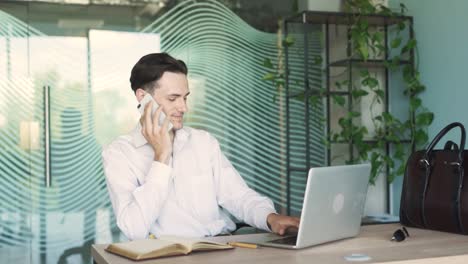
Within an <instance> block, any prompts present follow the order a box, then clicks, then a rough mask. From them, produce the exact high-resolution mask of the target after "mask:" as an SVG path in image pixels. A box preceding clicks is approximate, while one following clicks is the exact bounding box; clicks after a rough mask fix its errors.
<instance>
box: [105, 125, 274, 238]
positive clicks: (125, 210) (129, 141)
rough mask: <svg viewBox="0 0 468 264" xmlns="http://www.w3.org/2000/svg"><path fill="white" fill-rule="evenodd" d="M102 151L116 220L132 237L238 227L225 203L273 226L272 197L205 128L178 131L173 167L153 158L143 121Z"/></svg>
mask: <svg viewBox="0 0 468 264" xmlns="http://www.w3.org/2000/svg"><path fill="white" fill-rule="evenodd" d="M102 156H103V162H104V171H105V174H106V181H107V188H108V191H109V196H110V199H111V202H112V206H113V208H114V213H115V216H116V220H117V225H118V227H119V228H120V230H121V231H122V232H123V233H124V234H125V235H126V236H127V237H128V238H129V239H130V240H134V239H141V238H146V237H148V235H149V234H150V233H151V234H154V235H156V237H159V236H163V235H176V236H186V237H203V236H214V235H218V234H220V233H227V232H230V231H233V230H234V229H235V224H234V222H233V221H232V220H231V219H230V218H229V216H228V215H227V214H226V213H225V212H224V211H223V210H222V209H221V208H220V207H222V208H224V209H226V210H227V211H228V212H229V213H231V214H232V215H233V216H234V217H236V218H237V219H239V220H242V221H244V222H245V223H247V224H249V225H251V226H254V227H257V228H260V229H264V230H268V231H269V228H268V226H267V222H266V219H267V216H268V215H269V214H270V213H275V209H274V206H273V203H272V201H271V200H270V199H268V198H266V197H264V196H261V195H259V194H258V193H257V192H255V191H254V190H252V189H250V188H249V187H248V186H247V185H246V183H245V182H244V180H243V179H242V177H241V176H240V175H239V173H238V172H237V171H236V169H235V168H234V167H233V166H232V164H231V163H230V162H229V161H228V160H227V158H226V157H225V156H224V154H223V153H222V152H221V149H220V147H219V143H218V141H217V140H216V139H215V138H214V137H213V136H211V135H210V134H209V133H208V132H206V131H203V130H198V129H193V128H189V127H184V128H182V129H179V130H177V132H176V135H175V139H174V145H173V156H172V158H171V161H170V164H171V166H167V165H165V164H163V163H161V162H157V161H154V160H153V159H154V152H153V149H152V147H151V146H150V145H149V144H148V142H147V141H146V139H145V138H144V137H143V135H142V134H141V126H140V125H138V126H137V127H136V128H135V130H134V131H133V132H132V133H130V134H129V135H124V136H121V137H119V138H117V139H116V140H115V141H113V142H112V143H111V144H110V145H109V146H108V147H106V148H105V149H104V151H103V153H102Z"/></svg>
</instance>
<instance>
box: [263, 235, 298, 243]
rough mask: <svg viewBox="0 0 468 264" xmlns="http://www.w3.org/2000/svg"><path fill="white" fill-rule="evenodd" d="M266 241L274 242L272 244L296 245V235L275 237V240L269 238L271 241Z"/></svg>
mask: <svg viewBox="0 0 468 264" xmlns="http://www.w3.org/2000/svg"><path fill="white" fill-rule="evenodd" d="M268 242H269V243H274V244H283V245H296V242H297V236H292V237H285V238H280V239H275V240H271V241H268Z"/></svg>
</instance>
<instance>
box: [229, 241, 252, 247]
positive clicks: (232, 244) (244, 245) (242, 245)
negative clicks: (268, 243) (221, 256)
mask: <svg viewBox="0 0 468 264" xmlns="http://www.w3.org/2000/svg"><path fill="white" fill-rule="evenodd" d="M228 245H230V246H233V247H240V248H257V247H258V246H257V245H255V244H249V243H242V242H229V243H228Z"/></svg>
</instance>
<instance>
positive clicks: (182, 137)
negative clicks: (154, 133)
mask: <svg viewBox="0 0 468 264" xmlns="http://www.w3.org/2000/svg"><path fill="white" fill-rule="evenodd" d="M130 135H131V137H132V143H133V145H134V146H135V148H139V147H141V146H143V145H145V144H148V141H146V138H145V137H144V136H143V134H142V133H141V124H140V123H139V122H138V124H137V125H136V127H135V129H133V131H132V132H131V133H130ZM189 136H190V129H189V128H188V127H183V128H181V129H179V130H177V131H176V135H175V139H174V150H175V151H178V150H180V149H181V148H182V147H183V146H184V144H185V142H186V141H187V139H188V138H189Z"/></svg>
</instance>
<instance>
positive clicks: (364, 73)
mask: <svg viewBox="0 0 468 264" xmlns="http://www.w3.org/2000/svg"><path fill="white" fill-rule="evenodd" d="M359 74H360V76H361V78H366V77H368V76H369V70H368V69H362V70H360V71H359Z"/></svg>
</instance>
